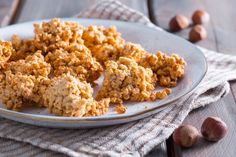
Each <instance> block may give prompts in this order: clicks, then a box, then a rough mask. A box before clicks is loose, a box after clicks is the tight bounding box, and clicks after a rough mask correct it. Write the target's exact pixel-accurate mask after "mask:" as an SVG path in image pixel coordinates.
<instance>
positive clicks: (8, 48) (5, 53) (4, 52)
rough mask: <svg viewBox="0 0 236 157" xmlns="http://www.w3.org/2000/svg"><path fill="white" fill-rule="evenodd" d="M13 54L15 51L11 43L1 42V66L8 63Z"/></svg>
mask: <svg viewBox="0 0 236 157" xmlns="http://www.w3.org/2000/svg"><path fill="white" fill-rule="evenodd" d="M13 52H14V49H13V47H12V44H11V43H10V42H8V41H2V40H0V65H2V64H3V63H5V62H7V61H8V60H9V58H10V57H11V55H12V53H13Z"/></svg>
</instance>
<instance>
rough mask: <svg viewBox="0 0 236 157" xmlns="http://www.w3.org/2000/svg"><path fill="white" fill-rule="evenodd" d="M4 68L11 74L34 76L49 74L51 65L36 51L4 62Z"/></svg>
mask: <svg viewBox="0 0 236 157" xmlns="http://www.w3.org/2000/svg"><path fill="white" fill-rule="evenodd" d="M4 68H5V71H11V72H12V73H13V74H15V73H22V74H25V75H33V76H36V77H37V76H42V77H47V76H48V75H49V74H50V70H51V65H50V64H48V63H47V62H45V61H44V57H43V55H42V54H41V51H37V52H35V53H34V54H32V55H28V56H27V57H26V58H25V59H20V60H18V61H12V62H9V63H6V64H5V66H4Z"/></svg>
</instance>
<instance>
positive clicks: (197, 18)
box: [192, 10, 210, 25]
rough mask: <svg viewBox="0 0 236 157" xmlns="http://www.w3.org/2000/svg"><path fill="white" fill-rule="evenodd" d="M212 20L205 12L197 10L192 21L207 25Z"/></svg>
mask: <svg viewBox="0 0 236 157" xmlns="http://www.w3.org/2000/svg"><path fill="white" fill-rule="evenodd" d="M209 20H210V15H209V14H208V13H207V12H206V11H204V10H196V11H195V12H194V13H193V16H192V21H193V23H194V24H195V25H196V24H203V23H207V22H208V21H209Z"/></svg>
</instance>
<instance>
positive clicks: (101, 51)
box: [82, 26, 124, 64]
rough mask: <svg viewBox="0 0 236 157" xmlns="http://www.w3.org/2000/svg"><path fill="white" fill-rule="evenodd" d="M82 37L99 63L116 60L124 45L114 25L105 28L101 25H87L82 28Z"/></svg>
mask: <svg viewBox="0 0 236 157" xmlns="http://www.w3.org/2000/svg"><path fill="white" fill-rule="evenodd" d="M82 39H83V40H84V44H85V45H86V46H87V47H88V48H89V49H90V50H91V52H92V55H93V56H94V57H95V58H96V59H97V60H98V61H99V62H100V63H101V64H104V63H105V62H106V61H108V60H117V59H118V58H119V56H120V55H119V53H120V50H122V49H123V46H124V39H122V38H121V35H120V33H119V32H118V31H117V30H116V27H114V26H111V27H109V28H107V29H105V28H104V27H103V26H89V27H88V28H86V29H85V30H84V32H83V36H82Z"/></svg>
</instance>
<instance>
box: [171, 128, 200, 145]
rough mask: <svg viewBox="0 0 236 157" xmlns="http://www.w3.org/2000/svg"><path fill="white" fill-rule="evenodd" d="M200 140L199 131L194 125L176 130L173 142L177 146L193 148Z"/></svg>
mask: <svg viewBox="0 0 236 157" xmlns="http://www.w3.org/2000/svg"><path fill="white" fill-rule="evenodd" d="M198 138H199V132H198V130H197V129H196V128H195V127H193V126H192V125H181V126H180V127H179V128H177V129H175V131H174V133H173V140H174V142H175V143H176V144H178V145H180V146H182V147H186V148H187V147H191V146H193V145H194V144H196V143H197V141H198Z"/></svg>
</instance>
